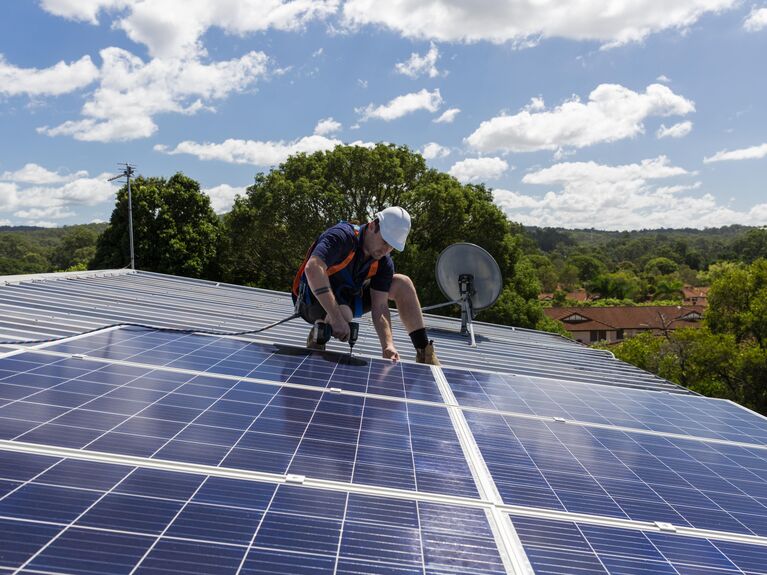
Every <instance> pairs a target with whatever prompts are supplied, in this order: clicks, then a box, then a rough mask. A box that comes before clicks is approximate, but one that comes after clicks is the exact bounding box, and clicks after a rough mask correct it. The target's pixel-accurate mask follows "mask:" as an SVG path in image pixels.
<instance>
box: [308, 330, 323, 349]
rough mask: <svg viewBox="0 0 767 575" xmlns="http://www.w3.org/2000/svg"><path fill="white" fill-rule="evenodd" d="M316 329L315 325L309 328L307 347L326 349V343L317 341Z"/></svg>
mask: <svg viewBox="0 0 767 575" xmlns="http://www.w3.org/2000/svg"><path fill="white" fill-rule="evenodd" d="M315 334H316V330H315V329H314V327H312V329H310V330H309V335H308V336H306V347H307V348H308V349H313V350H316V351H325V344H324V343H317V340H316V339H315Z"/></svg>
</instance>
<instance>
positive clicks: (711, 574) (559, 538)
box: [512, 515, 767, 575]
mask: <svg viewBox="0 0 767 575" xmlns="http://www.w3.org/2000/svg"><path fill="white" fill-rule="evenodd" d="M512 521H513V523H514V526H515V528H516V530H517V533H518V534H519V537H520V539H521V540H522V544H523V545H524V548H525V551H526V553H527V556H528V557H529V559H530V562H531V563H532V565H533V567H534V568H535V569H536V573H546V574H551V575H555V574H561V575H570V574H572V573H579V574H582V575H592V574H593V575H597V574H606V573H614V574H618V573H623V574H628V573H632V574H647V575H680V574H700V575H730V574H732V575H735V574H738V575H743V574H744V573H745V574H749V575H757V574H760V573H761V574H763V573H767V546H762V545H754V544H748V543H738V542H731V541H722V540H717V539H713V538H710V539H709V538H695V537H685V536H681V535H674V534H666V533H655V532H646V531H637V530H630V529H620V528H616V527H605V526H597V525H588V524H585V523H577V522H569V521H552V520H547V519H539V518H530V517H521V516H513V515H512Z"/></svg>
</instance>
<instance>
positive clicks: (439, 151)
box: [421, 142, 450, 160]
mask: <svg viewBox="0 0 767 575" xmlns="http://www.w3.org/2000/svg"><path fill="white" fill-rule="evenodd" d="M421 155H422V156H423V157H424V158H425V159H427V160H434V159H437V158H445V157H447V156H449V155H450V148H446V147H445V146H440V145H439V144H438V143H437V142H429V143H428V144H426V145H425V146H424V147H423V149H422V150H421Z"/></svg>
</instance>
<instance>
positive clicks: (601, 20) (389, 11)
mask: <svg viewBox="0 0 767 575" xmlns="http://www.w3.org/2000/svg"><path fill="white" fill-rule="evenodd" d="M736 4H737V0H677V1H675V2H674V3H673V4H672V5H669V4H668V3H664V2H658V1H657V0H617V1H614V2H611V3H610V4H609V8H608V9H606V8H605V3H604V2H596V1H582V2H569V3H567V5H566V6H564V5H563V4H562V3H561V2H533V1H529V0H507V1H505V2H492V1H487V0H486V1H482V2H458V1H456V0H389V1H388V2H380V1H377V0H347V1H346V2H345V3H344V6H343V19H344V22H345V24H346V25H347V26H350V27H352V28H354V27H358V26H363V25H369V24H372V25H379V26H382V27H385V28H388V29H390V30H394V31H395V32H397V33H399V34H401V35H402V36H405V37H408V38H415V39H429V40H435V41H446V42H476V41H481V40H486V41H490V42H495V43H503V42H513V43H515V44H517V45H520V46H526V45H529V44H531V43H535V42H536V41H537V39H538V38H540V37H543V38H551V37H560V38H567V39H571V40H595V41H598V42H601V43H603V45H605V46H614V45H620V44H625V43H627V42H638V41H641V40H643V39H644V38H646V37H647V36H649V35H650V34H653V33H656V32H659V31H661V30H668V29H674V28H676V29H684V28H687V27H689V26H691V25H692V24H694V23H695V22H696V21H697V20H698V19H699V18H700V17H701V16H702V15H703V14H706V13H711V12H719V11H722V10H726V9H728V8H731V7H733V6H734V5H736Z"/></svg>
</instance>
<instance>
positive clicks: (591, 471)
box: [467, 413, 767, 535]
mask: <svg viewBox="0 0 767 575" xmlns="http://www.w3.org/2000/svg"><path fill="white" fill-rule="evenodd" d="M467 419H468V421H469V425H470V427H471V430H472V432H473V434H474V437H475V438H476V441H477V443H478V445H479V448H480V450H481V451H482V454H483V456H484V459H485V461H486V462H487V465H488V467H489V469H490V472H491V473H492V475H493V478H494V480H495V483H496V485H497V486H498V489H499V491H500V493H501V495H502V497H503V499H504V501H505V502H506V503H507V504H513V505H524V506H531V507H543V508H549V509H558V510H563V511H569V512H574V513H586V514H590V515H603V516H610V517H620V518H628V519H633V520H638V521H662V522H668V523H672V524H675V525H683V526H692V527H696V528H700V529H713V530H719V531H729V532H734V533H746V534H755V535H767V507H765V505H763V503H767V482H765V479H767V450H764V449H757V448H754V449H746V448H742V447H736V446H731V445H720V444H714V443H705V442H701V441H695V440H684V439H671V438H665V437H660V436H652V435H645V434H638V433H626V432H622V431H617V430H609V429H601V428H597V429H594V428H588V427H583V426H577V425H568V424H563V423H556V422H555V423H547V422H544V421H535V420H529V419H520V418H514V417H509V416H506V417H503V416H500V415H493V414H486V413H469V414H467Z"/></svg>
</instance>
